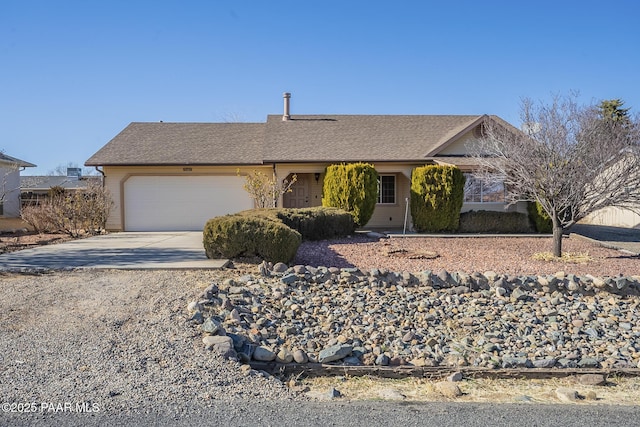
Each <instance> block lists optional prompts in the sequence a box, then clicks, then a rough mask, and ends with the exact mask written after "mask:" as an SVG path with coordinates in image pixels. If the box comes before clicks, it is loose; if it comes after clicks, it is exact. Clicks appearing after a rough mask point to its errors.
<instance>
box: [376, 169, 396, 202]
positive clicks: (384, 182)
mask: <svg viewBox="0 0 640 427" xmlns="http://www.w3.org/2000/svg"><path fill="white" fill-rule="evenodd" d="M395 203H396V176H395V175H378V204H379V205H392V204H395Z"/></svg>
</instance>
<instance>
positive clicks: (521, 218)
mask: <svg viewBox="0 0 640 427" xmlns="http://www.w3.org/2000/svg"><path fill="white" fill-rule="evenodd" d="M458 231H459V232H461V233H530V232H532V231H533V229H532V228H531V223H530V222H529V218H528V216H527V215H526V214H523V213H520V212H495V211H469V212H465V213H463V214H460V227H459V228H458Z"/></svg>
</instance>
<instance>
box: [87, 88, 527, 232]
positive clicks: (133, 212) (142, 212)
mask: <svg viewBox="0 0 640 427" xmlns="http://www.w3.org/2000/svg"><path fill="white" fill-rule="evenodd" d="M486 121H500V122H501V123H503V124H504V123H505V122H504V121H502V120H501V119H500V118H498V117H496V116H488V115H468V116H457V115H456V116H454V115H448V116H425V115H416V116H407V115H402V116H401V115H313V116H310V115H305V116H291V115H289V107H288V96H286V94H285V112H284V115H282V116H280V115H278V116H275V115H270V116H268V117H267V121H266V123H162V122H160V123H131V124H130V125H129V126H127V127H126V128H125V129H124V130H123V131H122V132H120V133H119V134H118V135H116V137H115V138H113V139H112V140H111V141H109V143H107V144H106V145H105V146H104V147H102V148H101V149H100V150H99V151H98V152H97V153H95V154H94V155H93V156H92V157H91V158H89V159H88V160H87V162H86V163H85V165H86V166H102V167H103V172H104V175H105V185H106V186H107V188H108V189H109V190H110V191H111V194H112V195H113V197H114V202H115V207H114V209H113V210H112V213H111V216H110V217H109V220H108V222H107V228H108V229H112V230H128V231H145V230H147V231H151V230H201V229H202V227H203V225H204V223H205V222H206V220H207V219H209V218H212V217H214V216H218V215H224V214H227V213H233V212H237V211H241V210H244V209H250V208H252V207H253V206H254V205H253V201H252V200H251V198H250V197H249V195H248V194H247V192H246V191H245V190H244V189H243V185H244V177H243V176H242V175H246V174H247V173H248V172H250V171H252V170H260V171H263V172H265V173H268V174H271V173H275V175H276V176H277V177H278V179H281V180H282V179H285V178H287V177H288V176H290V175H291V174H296V175H297V181H296V183H295V184H294V185H293V187H292V191H291V192H290V193H287V194H285V195H284V196H283V197H281V199H280V201H279V206H284V207H297V208H300V207H308V206H320V205H321V204H322V183H323V178H324V171H325V168H326V167H327V166H328V165H331V164H335V163H342V162H360V161H362V162H369V163H372V164H373V165H374V166H375V168H376V170H377V171H378V174H379V175H380V194H379V200H378V204H377V206H376V209H375V212H374V214H373V217H372V218H371V220H370V221H369V223H368V224H367V227H371V228H382V229H391V228H399V227H402V226H403V222H404V217H405V209H406V200H408V199H410V186H411V171H412V170H413V169H414V168H415V167H417V166H423V165H425V164H447V165H457V166H458V167H460V168H461V169H462V170H463V171H464V172H471V171H473V169H474V167H475V166H476V165H475V164H474V162H473V159H472V158H470V157H467V155H468V153H469V147H470V146H472V145H473V144H474V142H475V141H477V140H478V138H479V137H480V136H481V131H482V125H483V123H484V122H486ZM239 175H240V176H239ZM466 187H467V191H466V194H465V203H464V206H463V211H468V210H504V209H505V206H506V205H505V203H504V189H503V188H502V187H501V186H498V187H496V186H493V187H491V188H487V187H485V186H484V185H483V184H482V183H481V182H479V181H475V180H474V178H473V177H471V176H470V175H469V176H468V183H467V185H466ZM511 209H512V210H514V209H517V210H519V211H521V212H526V207H525V206H524V205H519V206H517V207H511ZM410 220H411V216H410V215H409V221H410ZM409 226H411V224H409Z"/></svg>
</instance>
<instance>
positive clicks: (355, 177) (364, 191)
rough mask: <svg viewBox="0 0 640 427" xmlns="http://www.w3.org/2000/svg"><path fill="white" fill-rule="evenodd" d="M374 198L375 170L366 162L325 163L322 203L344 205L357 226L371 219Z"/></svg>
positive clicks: (376, 190)
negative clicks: (328, 164)
mask: <svg viewBox="0 0 640 427" xmlns="http://www.w3.org/2000/svg"><path fill="white" fill-rule="evenodd" d="M377 201H378V173H377V172H376V170H375V168H374V167H373V165H370V164H368V163H350V164H344V163H343V164H339V165H331V166H328V167H327V170H326V173H325V177H324V184H323V187H322V206H325V207H334V208H340V209H344V210H345V211H347V212H350V213H351V214H352V215H353V220H354V222H355V223H356V225H358V226H363V225H365V224H366V223H367V222H369V220H370V219H371V216H372V215H373V211H374V210H375V208H376V203H377Z"/></svg>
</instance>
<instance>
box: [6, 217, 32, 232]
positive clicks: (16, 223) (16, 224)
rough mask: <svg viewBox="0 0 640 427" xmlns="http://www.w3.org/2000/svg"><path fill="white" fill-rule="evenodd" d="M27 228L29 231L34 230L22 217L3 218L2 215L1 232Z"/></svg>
mask: <svg viewBox="0 0 640 427" xmlns="http://www.w3.org/2000/svg"><path fill="white" fill-rule="evenodd" d="M21 228H26V229H27V230H29V231H33V227H31V226H30V225H29V224H27V223H26V222H24V221H23V220H22V218H3V217H0V232H2V231H12V230H19V229H21Z"/></svg>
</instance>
